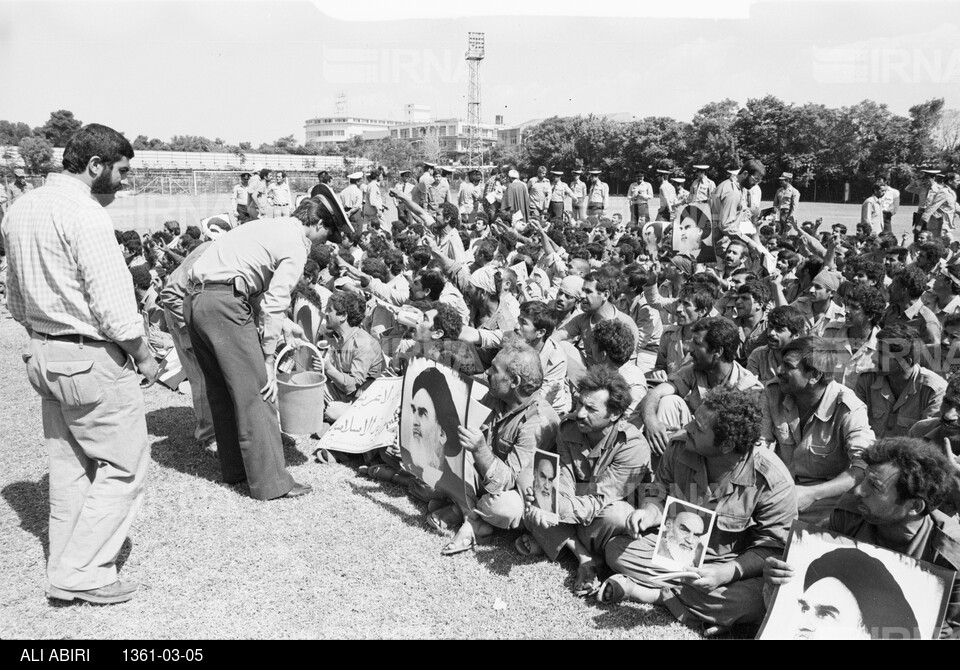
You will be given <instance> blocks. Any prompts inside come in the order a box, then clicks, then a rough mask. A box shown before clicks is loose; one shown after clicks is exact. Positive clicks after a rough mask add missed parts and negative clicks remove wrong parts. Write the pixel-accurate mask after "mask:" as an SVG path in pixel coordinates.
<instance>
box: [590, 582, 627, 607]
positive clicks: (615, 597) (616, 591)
mask: <svg viewBox="0 0 960 670" xmlns="http://www.w3.org/2000/svg"><path fill="white" fill-rule="evenodd" d="M628 579H629V577H625V576H624V575H613V576H612V577H609V578H607V579H606V581H604V582H603V584H601V585H600V590H599V591H597V602H598V603H600V604H601V605H616V604H618V603H621V602H623V601H624V599H626V597H627V592H626V589H624V588H623V583H624V582H625V581H627V580H628Z"/></svg>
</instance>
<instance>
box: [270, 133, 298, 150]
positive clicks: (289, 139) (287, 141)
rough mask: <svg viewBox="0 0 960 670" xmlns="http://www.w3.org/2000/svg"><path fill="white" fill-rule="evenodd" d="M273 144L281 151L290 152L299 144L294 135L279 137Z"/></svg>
mask: <svg viewBox="0 0 960 670" xmlns="http://www.w3.org/2000/svg"><path fill="white" fill-rule="evenodd" d="M273 145H274V146H275V147H276V148H277V149H279V150H280V151H281V152H288V151H290V150H291V149H293V148H295V147H296V146H297V140H296V139H295V138H294V137H293V135H287V136H286V137H281V138H280V139H278V140H277V141H276V142H274V143H273Z"/></svg>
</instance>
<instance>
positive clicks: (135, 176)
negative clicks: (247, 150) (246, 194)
mask: <svg viewBox="0 0 960 670" xmlns="http://www.w3.org/2000/svg"><path fill="white" fill-rule="evenodd" d="M240 172H241V171H240V170H230V171H227V170H149V169H140V170H131V172H130V173H129V174H128V175H127V190H129V191H131V192H132V193H134V194H136V195H139V194H141V193H155V194H160V195H200V194H201V193H230V192H231V191H232V190H233V187H234V186H235V185H236V184H239V183H240ZM341 172H342V170H341ZM284 174H286V176H287V183H288V184H289V185H290V192H291V193H309V192H310V189H311V188H313V186H314V185H315V184H316V183H317V173H316V172H313V171H311V172H302V171H301V172H285V173H284ZM346 185H347V180H346V178H345V177H342V176H336V177H334V178H333V180H332V181H331V183H330V186H331V188H333V189H334V190H336V191H339V190H340V189H342V188H345V187H346Z"/></svg>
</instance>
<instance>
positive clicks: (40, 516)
mask: <svg viewBox="0 0 960 670" xmlns="http://www.w3.org/2000/svg"><path fill="white" fill-rule="evenodd" d="M3 499H4V500H6V501H7V504H8V505H10V507H11V509H13V511H14V512H16V513H17V516H19V517H20V527H21V528H23V529H24V530H25V531H27V532H28V533H30V534H31V535H33V536H34V537H36V538H37V539H38V540H40V544H41V545H42V546H43V557H44V560H46V558H47V557H48V556H49V555H50V538H49V530H50V475H44V476H43V477H41V478H40V481H38V482H14V483H13V484H8V485H7V486H4V487H3Z"/></svg>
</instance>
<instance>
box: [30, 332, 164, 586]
mask: <svg viewBox="0 0 960 670" xmlns="http://www.w3.org/2000/svg"><path fill="white" fill-rule="evenodd" d="M24 358H25V359H26V363H27V376H28V377H29V379H30V384H31V385H32V386H33V388H34V389H35V390H36V391H37V393H39V394H40V397H41V399H42V401H43V402H42V414H43V435H44V439H45V441H46V445H47V451H48V452H49V455H50V531H49V532H50V557H49V559H48V562H47V578H48V579H49V581H50V585H51V586H56V587H58V588H61V589H67V590H72V591H79V590H88V589H95V588H99V587H102V586H107V585H108V584H112V583H113V582H115V581H116V580H117V566H116V560H117V556H118V555H119V554H120V549H121V547H122V546H123V541H124V539H126V537H127V533H128V531H129V530H130V526H131V525H132V524H133V520H134V518H135V517H136V515H137V511H138V510H139V509H140V505H141V503H142V502H143V494H144V484H145V482H146V475H147V468H148V466H149V464H150V449H149V445H148V443H147V423H146V418H145V416H144V407H143V393H142V392H141V390H140V377H139V375H138V374H137V373H136V372H135V371H134V369H133V363H132V362H131V361H130V359H129V357H128V356H127V355H126V354H125V353H124V352H123V350H122V349H120V347H118V346H117V345H116V344H113V343H111V342H96V341H90V340H84V341H83V342H82V343H76V342H69V341H65V340H54V339H47V338H46V337H45V336H43V335H37V334H34V335H33V336H32V337H31V339H30V349H29V352H28V354H26V355H25V356H24Z"/></svg>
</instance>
